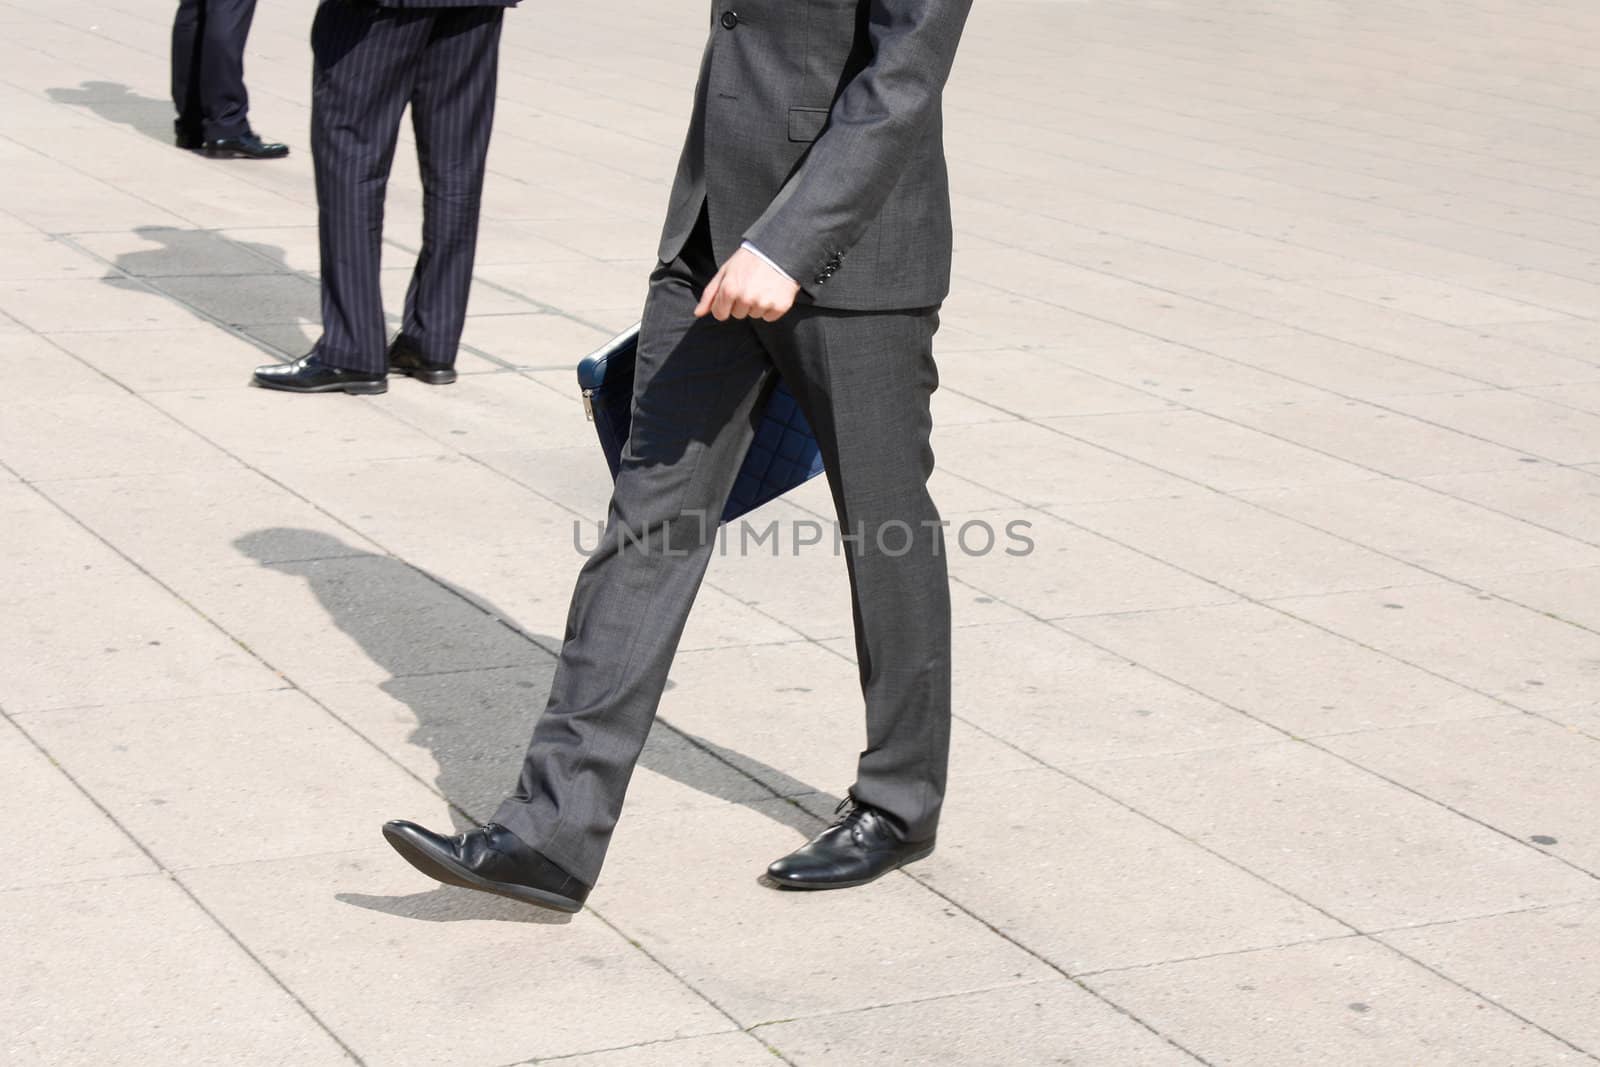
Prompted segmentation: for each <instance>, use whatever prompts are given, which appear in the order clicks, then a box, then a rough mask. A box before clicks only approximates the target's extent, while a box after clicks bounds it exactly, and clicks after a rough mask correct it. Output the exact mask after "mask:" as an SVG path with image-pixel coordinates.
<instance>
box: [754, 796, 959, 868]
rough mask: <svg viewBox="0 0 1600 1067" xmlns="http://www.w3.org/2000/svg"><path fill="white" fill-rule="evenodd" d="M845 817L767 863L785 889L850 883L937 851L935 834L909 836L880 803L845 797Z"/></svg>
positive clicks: (842, 805)
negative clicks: (919, 838)
mask: <svg viewBox="0 0 1600 1067" xmlns="http://www.w3.org/2000/svg"><path fill="white" fill-rule="evenodd" d="M835 814H836V815H839V816H840V818H839V820H838V821H837V822H835V823H834V824H833V825H832V826H830V827H828V828H827V829H826V830H824V831H822V833H820V834H818V835H817V836H816V837H814V838H812V839H811V840H810V841H809V842H807V843H806V844H805V845H803V846H802V847H800V848H798V849H796V850H795V851H793V852H791V853H789V854H788V855H787V856H785V857H783V859H781V860H778V861H777V862H775V863H773V864H772V866H770V867H768V868H767V877H769V878H771V879H772V880H773V881H774V882H776V883H778V885H780V886H782V887H783V888H785V889H849V888H850V887H851V886H858V885H866V884H867V883H868V882H870V881H873V880H874V879H876V878H880V877H882V876H883V875H885V874H888V873H889V872H890V871H893V870H897V869H899V868H901V867H904V866H905V865H906V864H908V863H915V862H916V861H917V860H920V859H922V858H923V857H924V856H927V855H928V854H929V853H931V852H932V851H933V843H934V839H933V838H931V837H930V838H927V839H925V840H922V841H908V840H906V839H905V838H904V837H903V836H901V834H900V831H898V830H896V829H895V828H894V826H893V825H892V824H891V823H890V821H889V819H888V818H887V817H885V815H884V814H883V813H882V812H880V811H879V810H878V809H877V808H873V807H869V806H867V805H865V804H862V803H860V802H859V801H857V800H856V799H855V798H854V797H845V799H844V800H843V801H842V802H841V803H840V804H839V807H838V808H837V809H836V810H835Z"/></svg>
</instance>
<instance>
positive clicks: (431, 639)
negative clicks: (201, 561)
mask: <svg viewBox="0 0 1600 1067" xmlns="http://www.w3.org/2000/svg"><path fill="white" fill-rule="evenodd" d="M297 535H298V536H300V537H301V539H302V540H304V541H306V542H311V541H314V540H316V539H323V540H326V541H328V542H330V546H329V548H328V552H329V553H330V554H328V555H325V556H323V557H322V558H316V559H303V560H285V561H281V562H275V563H265V564H263V565H261V566H250V565H244V566H236V567H224V568H215V569H208V570H200V571H194V572H191V573H190V574H188V575H186V576H184V577H182V578H181V579H174V581H175V583H176V588H178V589H179V590H180V591H181V592H182V594H183V596H184V597H185V599H187V600H188V601H189V602H190V603H191V604H194V605H195V606H196V607H197V608H198V609H199V610H201V611H203V612H205V613H206V615H207V617H209V618H211V619H213V620H215V621H216V622H217V624H218V625H220V626H222V627H224V628H225V629H226V630H227V631H228V632H229V633H231V634H233V635H235V637H236V638H237V639H238V640H239V641H241V642H242V643H243V644H245V645H246V646H247V647H249V648H250V649H251V650H252V651H253V652H254V653H255V654H256V655H259V656H260V657H262V659H264V660H265V661H266V662H268V663H270V664H272V667H273V669H274V670H276V671H280V672H282V673H283V674H284V675H285V676H286V677H288V678H291V679H293V680H294V681H295V682H296V683H313V682H332V681H383V680H385V679H388V678H391V677H400V676H406V675H423V674H435V673H439V672H444V671H470V670H482V669H485V668H489V667H512V666H518V665H521V664H524V663H527V662H528V661H529V660H530V659H542V658H544V657H545V655H546V653H544V652H542V651H541V650H539V649H538V648H536V647H535V646H533V645H531V644H530V643H529V642H528V641H527V640H526V639H525V638H523V637H522V636H521V635H519V634H517V633H515V632H513V631H512V630H511V629H509V628H508V627H505V626H502V625H500V624H499V623H498V622H496V621H495V620H494V619H493V618H492V617H490V616H489V615H488V614H487V613H486V612H485V611H484V610H483V609H482V608H481V607H479V606H478V605H477V604H474V603H472V602H470V601H468V600H466V599H464V598H462V597H460V596H458V595H457V594H456V593H454V592H453V591H451V590H449V589H446V588H445V587H443V586H442V585H440V584H439V582H438V581H436V580H435V579H434V578H433V577H431V576H430V575H428V574H427V573H425V572H422V571H419V570H417V569H416V568H415V567H412V566H410V565H409V564H406V563H404V562H402V561H400V560H398V559H396V558H394V557H392V556H353V555H348V554H346V548H347V546H345V545H344V544H343V543H342V542H339V541H336V540H335V539H333V538H331V537H328V536H327V535H319V534H315V533H313V532H309V531H299V532H298V534H297ZM281 541H282V535H281V532H275V531H267V532H266V533H265V534H264V535H259V536H258V535H257V534H246V535H244V537H243V538H241V539H240V541H239V545H240V550H241V551H242V552H245V553H253V552H255V551H258V550H259V551H263V552H266V553H269V554H273V555H276V554H278V547H277V546H278V545H279V544H280V543H281ZM258 543H259V544H262V545H264V547H263V548H261V549H257V547H256V546H257V545H258ZM335 552H338V553H340V554H338V555H333V554H332V553H335Z"/></svg>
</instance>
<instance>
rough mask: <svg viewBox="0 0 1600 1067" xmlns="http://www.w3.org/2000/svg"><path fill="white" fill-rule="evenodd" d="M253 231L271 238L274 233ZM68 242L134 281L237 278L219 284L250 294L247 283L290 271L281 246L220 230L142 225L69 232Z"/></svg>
mask: <svg viewBox="0 0 1600 1067" xmlns="http://www.w3.org/2000/svg"><path fill="white" fill-rule="evenodd" d="M235 232H239V231H235ZM251 232H252V233H253V234H268V235H270V234H271V232H272V231H269V230H257V231H251ZM67 239H68V240H69V241H71V242H72V243H73V244H75V245H77V246H78V247H79V248H81V249H83V250H84V252H87V253H89V254H91V255H93V256H94V257H96V258H97V259H99V260H101V261H103V262H105V263H106V264H108V265H110V268H111V269H112V270H115V271H121V272H122V273H124V274H128V275H131V276H132V277H135V278H180V277H199V278H211V279H217V278H235V279H238V280H237V281H235V282H232V283H228V282H222V283H219V284H221V285H224V286H225V285H227V284H235V285H237V286H238V287H239V289H240V290H241V291H242V293H243V294H245V295H254V294H256V292H257V290H256V289H255V288H254V284H255V283H254V282H252V281H249V280H246V279H249V278H253V277H257V276H260V275H264V274H283V273H288V271H289V268H288V266H287V265H286V264H285V263H284V253H283V250H282V249H281V248H279V247H278V246H277V245H275V244H272V243H270V242H269V241H261V240H245V239H243V238H242V237H233V236H229V235H228V234H225V233H221V232H218V231H216V230H201V229H179V228H177V227H168V226H140V227H139V228H137V229H135V230H131V231H125V232H119V231H115V230H113V231H109V232H105V231H99V232H91V233H81V234H68V235H67ZM168 291H174V290H170V289H169V290H168Z"/></svg>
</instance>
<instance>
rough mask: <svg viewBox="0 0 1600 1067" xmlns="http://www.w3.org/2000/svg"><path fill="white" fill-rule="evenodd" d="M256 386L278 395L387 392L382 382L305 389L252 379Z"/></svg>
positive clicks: (319, 386) (385, 384) (374, 394)
mask: <svg viewBox="0 0 1600 1067" xmlns="http://www.w3.org/2000/svg"><path fill="white" fill-rule="evenodd" d="M254 381H255V383H256V385H258V386H259V387H261V388H262V389H276V390H277V391H278V392H280V393H349V394H350V395H351V396H377V395H378V394H380V393H387V392H388V391H389V383H388V382H386V381H383V380H381V379H380V380H378V381H375V382H345V383H342V384H334V385H317V386H311V387H306V386H303V385H282V384H280V383H278V382H272V381H263V380H261V379H260V378H256V379H254Z"/></svg>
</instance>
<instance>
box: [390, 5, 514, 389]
mask: <svg viewBox="0 0 1600 1067" xmlns="http://www.w3.org/2000/svg"><path fill="white" fill-rule="evenodd" d="M504 14H505V9H504V8H498V7H495V8H487V7H469V8H459V9H455V10H443V11H440V12H439V13H438V15H437V16H436V17H435V21H434V27H433V36H432V37H431V38H430V39H429V41H428V46H427V48H426V49H425V50H424V51H423V53H422V60H421V63H420V65H419V67H418V70H417V79H416V86H415V88H414V90H413V92H412V98H411V121H412V125H413V126H414V127H415V129H416V134H417V156H418V161H419V163H420V164H421V170H422V190H423V199H422V251H421V253H420V254H419V255H418V256H417V267H416V270H415V272H414V273H413V274H412V275H411V288H410V289H409V290H408V291H407V292H406V309H405V325H404V326H403V327H402V331H401V332H402V333H404V334H405V337H406V339H407V340H408V341H410V342H411V344H412V346H413V347H415V348H416V350H417V351H419V352H420V353H421V354H422V357H423V358H424V359H426V360H427V361H428V362H430V363H454V362H455V358H456V347H457V345H459V344H460V342H461V330H462V327H463V326H464V324H465V322H466V317H467V297H468V294H469V292H470V291H471V288H472V264H473V257H474V256H475V255H476V253H477V249H478V214H479V210H480V207H481V205H482V201H483V174H484V168H485V164H486V163H487V161H488V157H489V134H490V132H491V130H492V129H493V127H494V101H495V83H496V81H497V74H498V68H499V61H500V26H501V23H502V21H503V16H504Z"/></svg>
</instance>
